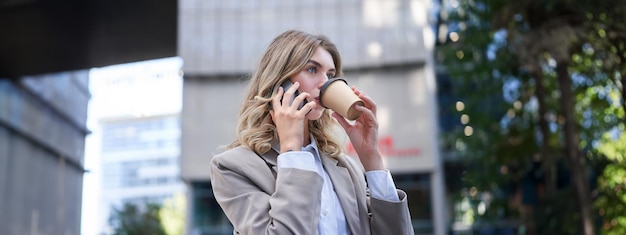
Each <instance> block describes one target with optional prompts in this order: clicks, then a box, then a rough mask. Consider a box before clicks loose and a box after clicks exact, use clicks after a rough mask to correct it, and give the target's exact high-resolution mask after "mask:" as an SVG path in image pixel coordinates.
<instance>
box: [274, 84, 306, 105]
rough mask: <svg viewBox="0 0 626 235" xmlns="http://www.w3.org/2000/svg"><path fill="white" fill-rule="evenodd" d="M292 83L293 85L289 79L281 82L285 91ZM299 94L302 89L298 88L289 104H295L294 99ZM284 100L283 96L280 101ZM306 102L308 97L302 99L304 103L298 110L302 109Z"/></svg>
mask: <svg viewBox="0 0 626 235" xmlns="http://www.w3.org/2000/svg"><path fill="white" fill-rule="evenodd" d="M291 85H293V83H292V82H291V80H289V79H286V80H285V81H284V82H283V83H282V84H280V86H281V87H283V92H286V91H287V89H289V87H291ZM283 94H284V93H283ZM298 95H300V91H299V90H296V92H295V93H294V94H293V97H291V102H290V103H289V105H291V104H293V101H294V100H295V99H296V96H298ZM282 102H283V99H282V98H281V99H280V103H281V104H282ZM306 102H307V101H306V99H305V100H304V101H302V103H301V104H300V105H299V106H298V110H300V109H302V107H303V106H304V105H305V104H306Z"/></svg>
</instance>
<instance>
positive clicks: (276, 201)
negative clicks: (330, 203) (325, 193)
mask: <svg viewBox="0 0 626 235" xmlns="http://www.w3.org/2000/svg"><path fill="white" fill-rule="evenodd" d="M228 152H229V151H227V152H226V154H224V153H223V154H220V155H216V156H215V157H214V158H213V159H212V160H211V184H212V187H213V192H214V194H215V199H216V200H217V202H218V203H219V205H220V206H221V207H222V209H223V211H224V213H225V214H226V216H227V217H228V219H229V220H230V221H231V223H232V224H233V226H234V228H235V232H237V233H239V234H251V235H257V234H316V233H317V224H318V221H319V214H320V202H321V194H320V193H319V192H320V191H321V189H322V184H323V178H322V177H321V176H319V174H317V173H316V172H310V171H305V170H299V169H295V168H283V169H280V170H278V173H277V176H276V179H275V181H274V176H273V175H272V173H271V171H270V170H269V168H268V167H267V166H266V165H265V163H263V162H262V161H261V160H260V158H257V157H256V156H254V155H252V156H250V154H249V153H245V154H244V156H241V154H238V155H239V156H235V155H233V154H232V153H233V152H239V153H241V152H242V151H231V152H230V153H228ZM250 153H251V154H254V153H252V152H251V151H250ZM245 156H247V157H245ZM272 189H275V190H272Z"/></svg>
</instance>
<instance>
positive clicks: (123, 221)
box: [109, 203, 165, 235]
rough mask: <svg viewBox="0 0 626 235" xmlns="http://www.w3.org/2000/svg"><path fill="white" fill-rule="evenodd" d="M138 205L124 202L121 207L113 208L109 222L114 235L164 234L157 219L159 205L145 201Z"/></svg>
mask: <svg viewBox="0 0 626 235" xmlns="http://www.w3.org/2000/svg"><path fill="white" fill-rule="evenodd" d="M142 206H143V207H139V206H137V205H135V204H130V203H125V204H124V205H123V206H122V208H121V209H118V208H113V212H112V214H111V217H110V218H109V224H110V225H111V227H113V234H115V235H165V230H164V229H163V226H162V225H161V221H160V219H159V210H160V206H159V205H156V204H150V203H147V204H145V205H142Z"/></svg>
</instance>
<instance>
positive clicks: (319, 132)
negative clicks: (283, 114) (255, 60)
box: [227, 30, 345, 157]
mask: <svg viewBox="0 0 626 235" xmlns="http://www.w3.org/2000/svg"><path fill="white" fill-rule="evenodd" d="M318 47H322V48H324V49H325V50H326V51H328V52H329V53H330V55H331V56H332V58H333V61H334V63H335V69H336V76H337V77H340V76H341V75H342V70H341V57H340V56H339V51H338V50H337V48H336V47H335V45H334V44H333V43H332V42H330V40H329V39H328V38H327V37H325V36H323V35H312V34H308V33H305V32H301V31H297V30H289V31H286V32H283V33H282V34H280V35H278V36H277V37H276V38H274V40H273V41H272V42H271V43H270V45H269V46H268V47H267V48H266V49H265V52H264V53H263V56H262V57H261V61H260V62H259V65H258V67H257V69H256V71H255V72H254V74H252V77H251V78H250V81H249V88H248V94H247V95H246V97H245V99H244V102H243V104H242V106H241V110H240V111H239V120H238V123H237V132H238V134H237V139H236V140H235V141H234V142H233V143H231V144H230V145H228V146H227V149H230V148H235V147H238V146H245V147H247V148H249V149H251V150H253V151H255V152H256V153H259V154H264V153H266V152H268V151H270V149H271V147H272V146H271V144H272V141H273V140H278V133H277V132H276V126H275V125H274V122H273V120H272V117H271V115H270V113H269V111H270V109H271V108H270V103H271V100H272V97H274V95H276V93H277V91H278V84H281V83H282V82H283V81H285V80H286V79H289V78H290V77H291V76H293V75H295V74H296V73H298V72H299V71H301V70H302V69H303V68H304V66H305V65H306V64H307V62H308V61H309V59H310V58H311V57H312V56H313V53H314V52H315V50H316V49H317V48H318ZM308 127H309V132H310V133H311V134H312V135H313V137H314V138H315V139H316V141H317V144H318V147H319V149H320V151H321V152H323V153H325V154H327V155H329V156H331V157H337V156H339V155H340V154H341V153H342V151H343V147H342V146H343V144H344V143H345V138H341V137H342V136H343V135H342V134H343V132H342V130H343V129H341V126H339V124H338V123H337V121H336V120H335V119H334V118H333V117H331V115H330V111H329V110H328V109H327V110H324V112H323V114H322V117H321V118H320V119H318V120H313V121H309V123H308Z"/></svg>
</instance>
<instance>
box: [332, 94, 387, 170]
mask: <svg viewBox="0 0 626 235" xmlns="http://www.w3.org/2000/svg"><path fill="white" fill-rule="evenodd" d="M352 90H353V91H354V93H355V94H356V95H357V96H358V97H359V98H361V100H363V102H364V103H365V106H360V105H356V106H355V108H356V110H358V111H361V112H362V114H361V116H359V117H358V118H357V119H356V120H355V122H354V124H350V123H348V121H346V119H345V118H343V117H342V116H341V115H339V113H337V112H333V114H332V115H333V117H334V118H335V119H336V120H337V121H338V122H339V124H341V126H342V127H343V129H345V130H346V133H347V134H348V137H349V138H350V142H352V146H353V147H354V149H355V150H356V153H357V154H358V156H359V159H360V160H361V164H363V167H364V168H365V170H366V171H371V170H383V169H384V165H383V160H382V155H381V154H380V151H379V149H378V121H377V120H376V103H374V100H372V98H370V97H369V96H367V95H366V94H365V93H363V92H361V91H359V90H358V89H356V88H355V87H352Z"/></svg>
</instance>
